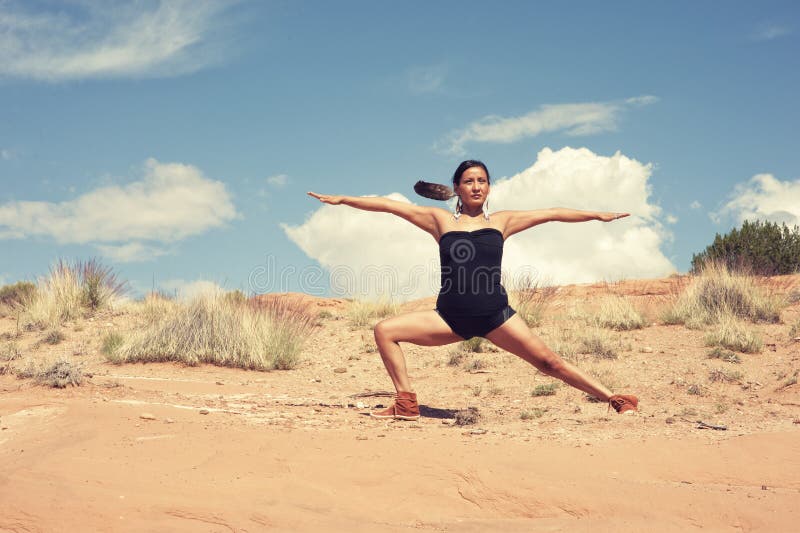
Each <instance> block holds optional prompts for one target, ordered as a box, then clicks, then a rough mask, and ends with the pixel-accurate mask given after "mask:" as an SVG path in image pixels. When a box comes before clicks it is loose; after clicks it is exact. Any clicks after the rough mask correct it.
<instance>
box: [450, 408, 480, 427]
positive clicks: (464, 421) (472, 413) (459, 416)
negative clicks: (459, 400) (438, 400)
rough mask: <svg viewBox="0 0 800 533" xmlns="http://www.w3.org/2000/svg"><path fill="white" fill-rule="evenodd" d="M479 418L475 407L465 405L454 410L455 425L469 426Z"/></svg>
mask: <svg viewBox="0 0 800 533" xmlns="http://www.w3.org/2000/svg"><path fill="white" fill-rule="evenodd" d="M480 420H481V413H480V411H478V408H477V407H467V408H466V409H461V410H459V411H456V416H455V420H454V421H455V424H456V425H457V426H471V425H473V424H477V423H478V422H480Z"/></svg>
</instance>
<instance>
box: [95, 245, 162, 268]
mask: <svg viewBox="0 0 800 533" xmlns="http://www.w3.org/2000/svg"><path fill="white" fill-rule="evenodd" d="M95 248H97V250H98V251H99V252H100V253H101V254H103V256H104V257H108V258H109V259H111V260H112V261H114V262H117V263H133V262H140V261H151V260H153V259H155V258H157V257H161V256H162V255H166V254H168V253H169V252H168V251H167V250H164V249H161V248H159V247H156V246H148V245H146V244H143V243H141V242H129V243H126V244H121V245H112V244H96V245H95Z"/></svg>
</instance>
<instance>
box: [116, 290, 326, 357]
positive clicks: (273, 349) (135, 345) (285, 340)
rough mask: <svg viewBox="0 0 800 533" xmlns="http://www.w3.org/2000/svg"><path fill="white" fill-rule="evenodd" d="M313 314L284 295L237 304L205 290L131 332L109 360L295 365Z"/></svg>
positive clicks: (311, 322) (310, 326)
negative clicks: (139, 330) (138, 329)
mask: <svg viewBox="0 0 800 533" xmlns="http://www.w3.org/2000/svg"><path fill="white" fill-rule="evenodd" d="M313 321H314V317H313V316H312V315H310V314H309V313H308V312H307V311H306V309H305V308H304V307H301V306H298V305H296V304H292V303H290V302H289V301H288V300H285V299H278V298H276V299H269V300H258V301H256V302H255V303H249V302H248V303H246V304H240V303H236V302H234V301H232V300H231V299H227V298H224V297H219V296H218V295H205V296H201V297H198V298H196V299H194V300H192V301H191V302H188V303H186V304H177V305H176V306H175V308H174V310H173V311H171V312H170V313H169V314H167V315H165V316H164V317H163V318H162V319H161V320H159V321H157V322H154V323H152V324H150V325H149V326H147V327H146V328H145V329H144V330H143V331H141V332H138V333H135V334H134V335H132V336H131V338H130V339H128V340H126V342H124V343H123V344H122V346H120V347H118V348H117V349H116V350H115V351H114V352H113V353H112V354H107V357H108V359H109V360H110V361H112V362H115V363H123V362H137V361H140V362H153V361H176V362H182V363H184V364H188V365H196V364H199V363H210V364H215V365H220V366H233V367H239V368H246V369H252V370H272V369H278V370H288V369H291V368H294V367H295V366H296V365H297V362H298V356H299V353H300V349H301V347H302V344H303V342H304V341H305V339H306V337H307V336H308V334H309V332H310V330H311V328H312V326H313Z"/></svg>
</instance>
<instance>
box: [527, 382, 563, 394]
mask: <svg viewBox="0 0 800 533" xmlns="http://www.w3.org/2000/svg"><path fill="white" fill-rule="evenodd" d="M556 389H558V383H546V384H542V385H536V387H534V389H533V390H532V391H531V396H553V395H555V393H556Z"/></svg>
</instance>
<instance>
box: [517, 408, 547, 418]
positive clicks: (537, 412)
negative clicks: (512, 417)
mask: <svg viewBox="0 0 800 533" xmlns="http://www.w3.org/2000/svg"><path fill="white" fill-rule="evenodd" d="M546 412H547V408H546V407H534V408H533V409H531V410H529V411H528V410H526V411H522V412H521V413H520V414H519V418H520V420H532V419H534V418H542V417H543V416H544V414H545V413H546Z"/></svg>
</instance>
